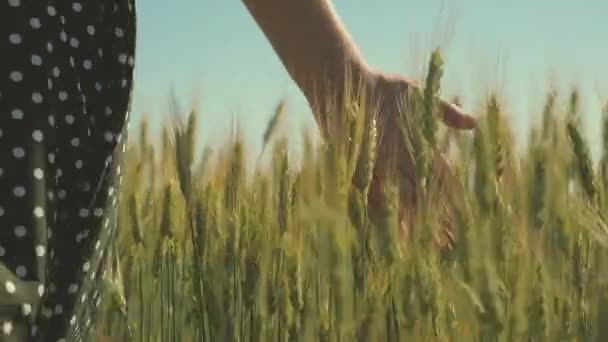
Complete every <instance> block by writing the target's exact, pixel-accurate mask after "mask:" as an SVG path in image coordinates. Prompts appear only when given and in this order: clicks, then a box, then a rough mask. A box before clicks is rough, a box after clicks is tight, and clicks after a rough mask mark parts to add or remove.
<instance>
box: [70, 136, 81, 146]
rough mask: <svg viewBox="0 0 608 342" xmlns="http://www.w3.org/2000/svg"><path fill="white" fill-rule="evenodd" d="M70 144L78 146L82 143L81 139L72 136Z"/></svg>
mask: <svg viewBox="0 0 608 342" xmlns="http://www.w3.org/2000/svg"><path fill="white" fill-rule="evenodd" d="M70 144H72V146H74V147H76V146H79V145H80V139H78V138H72V140H71V141H70Z"/></svg>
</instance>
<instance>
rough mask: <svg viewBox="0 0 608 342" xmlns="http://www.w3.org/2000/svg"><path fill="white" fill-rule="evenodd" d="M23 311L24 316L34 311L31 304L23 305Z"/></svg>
mask: <svg viewBox="0 0 608 342" xmlns="http://www.w3.org/2000/svg"><path fill="white" fill-rule="evenodd" d="M21 309H22V310H21V311H22V312H23V315H24V316H29V315H30V314H31V313H32V306H31V305H30V304H27V303H25V304H23V306H22V307H21Z"/></svg>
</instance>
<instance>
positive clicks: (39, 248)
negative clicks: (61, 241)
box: [35, 245, 45, 257]
mask: <svg viewBox="0 0 608 342" xmlns="http://www.w3.org/2000/svg"><path fill="white" fill-rule="evenodd" d="M35 251H36V256H37V257H43V256H44V252H45V249H44V246H42V245H37V246H36V248H35Z"/></svg>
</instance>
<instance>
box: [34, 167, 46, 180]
mask: <svg viewBox="0 0 608 342" xmlns="http://www.w3.org/2000/svg"><path fill="white" fill-rule="evenodd" d="M34 178H36V179H37V180H42V178H44V171H42V169H41V168H39V167H37V168H35V169H34Z"/></svg>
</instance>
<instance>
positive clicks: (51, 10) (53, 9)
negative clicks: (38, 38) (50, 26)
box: [46, 6, 57, 17]
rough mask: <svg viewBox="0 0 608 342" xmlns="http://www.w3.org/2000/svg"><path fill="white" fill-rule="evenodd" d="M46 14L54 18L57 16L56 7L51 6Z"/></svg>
mask: <svg viewBox="0 0 608 342" xmlns="http://www.w3.org/2000/svg"><path fill="white" fill-rule="evenodd" d="M46 12H47V13H48V14H49V15H50V16H51V17H54V16H55V15H56V14H57V11H56V10H55V7H53V6H49V7H47V8H46Z"/></svg>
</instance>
